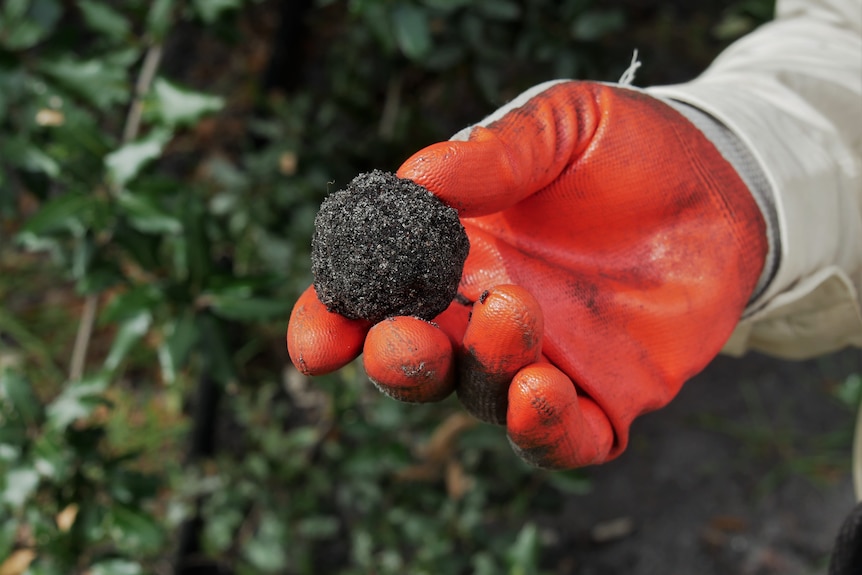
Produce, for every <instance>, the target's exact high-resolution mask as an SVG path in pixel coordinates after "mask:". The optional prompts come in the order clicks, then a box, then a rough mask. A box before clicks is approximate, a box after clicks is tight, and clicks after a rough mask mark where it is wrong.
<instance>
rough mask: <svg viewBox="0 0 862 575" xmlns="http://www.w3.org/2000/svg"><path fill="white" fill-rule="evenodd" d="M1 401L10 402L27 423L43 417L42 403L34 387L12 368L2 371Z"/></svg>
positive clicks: (35, 421)
mask: <svg viewBox="0 0 862 575" xmlns="http://www.w3.org/2000/svg"><path fill="white" fill-rule="evenodd" d="M0 401H6V402H8V403H9V404H10V405H11V406H12V408H13V409H14V410H15V412H16V413H17V414H18V415H19V416H20V417H21V419H22V420H23V421H24V423H25V424H27V425H33V424H36V423H38V422H39V421H40V420H41V419H42V403H41V402H40V401H39V398H38V397H36V394H35V393H33V387H32V386H31V385H30V383H29V382H28V381H27V380H25V379H24V378H23V377H22V376H21V375H20V374H18V373H15V372H13V371H12V370H10V369H6V370H3V371H2V372H0Z"/></svg>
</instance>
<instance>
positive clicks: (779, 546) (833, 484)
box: [541, 350, 862, 575]
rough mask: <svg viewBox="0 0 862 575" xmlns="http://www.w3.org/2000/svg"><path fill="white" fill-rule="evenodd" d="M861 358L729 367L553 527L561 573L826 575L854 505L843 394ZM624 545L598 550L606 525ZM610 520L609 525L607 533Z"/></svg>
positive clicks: (672, 410) (641, 434)
mask: <svg viewBox="0 0 862 575" xmlns="http://www.w3.org/2000/svg"><path fill="white" fill-rule="evenodd" d="M860 372H862V351H858V350H856V351H846V352H842V353H838V354H835V355H832V356H829V357H826V358H821V359H819V360H815V361H806V362H785V361H780V360H776V359H771V358H767V357H764V356H760V355H756V354H752V355H749V356H747V357H745V358H742V359H731V358H724V357H721V358H718V359H716V360H715V361H714V362H713V363H712V364H711V365H710V366H709V367H708V368H707V369H706V370H705V371H704V372H703V373H701V374H700V375H699V376H697V377H696V378H694V379H693V380H692V381H690V382H689V383H688V384H687V385H686V386H685V387H684V389H683V390H682V392H681V393H680V395H679V396H678V397H677V399H676V400H675V401H674V402H672V403H671V404H670V405H669V406H668V407H666V408H665V409H663V410H660V411H658V412H655V413H652V414H648V415H646V416H644V417H642V418H641V419H640V420H638V421H637V422H636V423H635V425H634V427H633V429H632V439H631V447H630V448H629V450H628V451H627V452H626V453H625V454H624V455H623V456H621V457H620V458H619V459H617V460H616V461H613V462H611V463H609V464H606V465H604V466H600V467H596V468H593V469H591V470H589V471H588V474H589V476H590V477H591V479H592V480H593V483H594V488H593V491H592V492H591V493H589V494H586V495H582V496H573V497H571V498H570V499H569V500H568V501H567V502H566V505H565V508H564V509H563V510H562V511H561V513H559V514H558V515H556V516H554V517H544V518H542V520H541V521H542V524H543V525H544V531H543V533H544V535H545V537H546V539H548V540H549V541H552V542H554V545H553V546H552V548H553V549H554V552H553V553H550V554H549V556H548V557H546V564H547V567H548V568H549V570H551V571H552V572H556V573H573V574H577V575H611V574H627V575H727V574H735V575H767V574H770V575H771V574H775V575H778V574H781V575H812V574H816V573H825V572H826V566H827V562H828V556H829V553H830V550H831V548H832V544H833V542H834V538H835V535H836V534H837V532H838V529H839V526H840V524H841V522H842V521H843V519H844V518H845V516H846V515H847V514H848V513H849V512H850V510H851V508H852V506H853V502H854V498H853V489H852V484H851V478H850V468H849V463H850V437H851V431H852V425H853V421H854V414H853V413H852V412H851V411H850V410H849V409H848V408H847V407H845V406H843V405H842V404H841V403H840V402H838V401H837V400H836V399H835V396H834V390H835V388H836V386H837V385H838V384H839V382H840V381H843V380H844V378H846V377H847V376H848V374H851V373H860ZM613 521H616V523H615V525H616V526H617V527H618V530H617V533H616V535H613V534H611V536H610V537H609V538H608V539H607V540H605V541H604V542H597V541H596V535H599V536H601V533H600V531H601V529H603V528H608V527H613V526H614V523H612V522H613ZM609 522H610V523H609Z"/></svg>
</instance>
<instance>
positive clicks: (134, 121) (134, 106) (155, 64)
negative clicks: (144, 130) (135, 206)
mask: <svg viewBox="0 0 862 575" xmlns="http://www.w3.org/2000/svg"><path fill="white" fill-rule="evenodd" d="M161 60H162V44H161V42H156V43H155V44H151V45H150V47H149V48H147V52H146V54H144V61H143V63H142V64H141V71H140V73H139V74H138V80H137V82H135V92H134V94H133V95H132V103H131V105H130V106H129V112H128V114H127V115H126V123H125V125H124V126H123V136H122V144H121V145H126V144H128V143H129V142H131V141H133V140H134V139H135V138H137V137H138V132H139V131H140V129H141V116H142V115H143V110H144V97H145V96H146V95H147V92H149V91H150V86H151V85H152V83H153V79H154V78H155V76H156V71H157V70H158V69H159V63H160V62H161ZM118 191H119V190H118V189H117V188H116V187H115V186H111V188H110V192H111V196H115V195H116V194H117V192H118ZM98 307H99V295H98V294H90V295H88V296H87V298H86V299H85V300H84V311H83V312H82V313H81V321H80V322H79V323H78V332H77V334H75V347H74V348H73V350H72V359H71V361H70V362H69V379H71V380H73V381H74V380H76V379H80V378H81V376H82V375H83V374H84V365H85V363H86V359H87V349H88V348H89V347H90V337H91V336H92V335H93V325H94V324H95V321H96V311H97V310H98Z"/></svg>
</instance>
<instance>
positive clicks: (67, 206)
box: [18, 193, 99, 243]
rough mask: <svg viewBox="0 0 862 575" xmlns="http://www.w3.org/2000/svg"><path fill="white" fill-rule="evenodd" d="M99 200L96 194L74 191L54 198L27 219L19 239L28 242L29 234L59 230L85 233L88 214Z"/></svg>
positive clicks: (74, 233)
mask: <svg viewBox="0 0 862 575" xmlns="http://www.w3.org/2000/svg"><path fill="white" fill-rule="evenodd" d="M98 202H99V200H98V199H97V198H96V197H94V196H87V195H83V194H74V193H69V194H63V195H61V196H57V197H55V198H52V199H50V200H48V202H46V203H45V204H43V205H42V207H41V208H40V209H39V211H38V212H36V214H35V215H34V216H33V217H32V218H30V219H29V220H27V223H26V224H24V229H23V230H21V233H20V234H19V236H18V237H19V240H20V241H22V242H25V243H26V241H25V240H26V238H27V236H28V235H32V236H44V235H46V234H51V233H54V232H58V231H68V232H71V233H72V234H73V235H83V233H84V232H85V231H86V228H87V223H86V222H87V216H88V215H89V214H90V210H91V209H92V208H93V207H94V206H95V205H96V204H97V203H98Z"/></svg>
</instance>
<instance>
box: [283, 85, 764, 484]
mask: <svg viewBox="0 0 862 575" xmlns="http://www.w3.org/2000/svg"><path fill="white" fill-rule="evenodd" d="M530 95H532V97H525V98H523V99H522V100H521V101H520V102H519V103H520V105H516V106H510V107H508V111H505V110H504V112H500V113H497V114H495V115H493V116H491V117H490V118H489V119H488V120H486V122H485V124H486V125H485V126H477V127H474V128H472V129H469V130H467V131H465V132H462V133H461V134H459V135H458V136H456V138H459V137H460V138H462V140H460V141H456V140H453V141H447V142H442V143H438V144H434V145H432V146H429V147H428V148H425V149H424V150H421V151H420V152H418V153H417V154H415V155H414V156H413V157H411V158H410V159H408V160H407V161H406V162H405V163H404V164H403V165H402V166H401V168H400V169H399V171H398V175H399V176H400V177H404V178H410V179H412V180H414V181H416V182H418V183H420V184H422V185H423V186H425V187H426V188H428V189H429V190H431V191H432V192H433V193H434V194H436V195H437V196H438V197H439V198H441V199H442V200H443V201H444V202H445V203H447V204H449V205H450V206H453V207H454V208H456V209H457V210H458V212H459V214H460V216H461V218H462V222H463V224H464V226H465V228H466V229H467V233H468V236H469V238H470V244H471V247H470V254H469V256H468V258H467V262H466V264H465V268H464V274H463V277H462V280H461V286H460V289H459V296H458V297H457V298H456V300H455V301H454V302H453V303H452V305H450V307H449V308H448V309H447V310H446V311H445V312H444V313H443V314H441V315H440V316H438V318H436V320H435V322H434V323H428V322H424V321H421V320H418V319H415V318H408V317H395V318H390V319H387V320H384V321H383V322H381V323H379V324H377V325H375V326H373V327H372V326H371V325H370V324H369V323H368V322H364V321H356V320H348V319H346V318H343V317H341V316H338V315H336V314H333V313H329V312H328V311H326V309H325V308H324V307H323V305H322V304H321V303H320V302H319V301H318V300H317V297H316V295H315V293H314V290H313V289H312V288H309V290H308V291H306V292H305V293H304V294H303V296H302V297H301V298H300V299H299V301H298V302H297V304H296V306H295V308H294V311H293V313H292V315H291V319H290V324H289V327H288V332H287V343H288V349H289V352H290V356H291V358H292V360H293V362H294V363H295V364H296V366H297V367H298V368H299V369H300V370H301V371H302V372H303V373H306V374H312V375H313V374H320V373H324V372H327V371H331V370H334V369H338V368H339V367H341V366H342V365H344V364H345V363H347V362H348V361H350V360H352V359H353V358H355V357H356V356H357V355H358V354H359V353H360V351H364V363H365V367H366V371H367V373H368V375H369V377H370V378H371V379H372V381H374V382H375V384H377V386H378V387H380V388H381V389H382V390H383V391H385V392H387V393H389V394H390V395H392V396H393V397H396V398H397V399H402V400H406V401H429V400H436V399H440V398H442V397H445V396H446V395H447V394H449V393H450V392H451V391H452V390H453V389H454V390H456V391H457V394H458V397H459V398H460V399H461V401H462V402H463V403H464V405H465V407H466V408H467V409H468V410H469V411H470V412H471V413H473V414H474V415H476V416H477V417H479V418H481V419H483V420H485V421H490V422H495V423H500V424H505V425H506V428H507V431H508V435H509V439H510V442H511V444H512V446H513V448H514V449H515V450H516V452H517V453H518V454H519V455H520V456H521V457H523V458H524V459H526V460H527V461H529V462H531V463H533V464H535V465H538V466H541V467H549V468H571V467H576V466H582V465H587V464H593V463H600V462H603V461H607V460H609V459H612V458H614V457H616V456H617V455H619V454H620V453H621V452H622V451H623V450H624V449H625V447H626V444H627V442H628V433H629V426H630V425H631V423H632V421H633V420H634V418H635V417H637V416H639V415H641V414H643V413H645V412H648V411H651V410H655V409H658V408H660V407H662V406H664V405H665V404H667V403H668V402H669V401H670V400H671V399H672V398H673V397H674V395H675V394H676V393H677V392H678V391H679V389H680V387H681V386H682V384H683V383H684V382H685V381H686V380H687V379H689V378H691V377H692V376H694V375H695V374H696V373H698V372H699V371H700V370H701V369H703V368H704V367H705V366H706V365H707V363H709V361H710V360H712V359H713V357H715V355H716V354H717V353H718V352H719V350H720V349H721V347H722V346H723V344H724V343H725V341H726V340H727V339H728V337H729V336H730V333H731V332H732V331H733V329H734V327H735V326H736V324H737V322H738V320H739V318H740V316H741V314H742V311H743V309H744V308H745V306H746V303H747V302H748V300H749V297H750V296H751V294H752V291H753V290H754V287H755V284H756V283H757V280H758V278H759V276H760V273H761V270H762V268H763V266H764V260H765V257H766V252H767V238H766V227H765V222H764V219H763V216H762V215H761V212H760V210H759V208H758V206H757V204H756V203H755V201H754V199H753V198H752V196H751V194H750V192H749V190H748V188H747V187H746V185H745V184H744V183H743V181H742V180H741V179H740V177H739V175H738V174H737V173H736V172H735V171H734V169H733V168H732V167H731V165H730V164H729V163H728V162H727V161H726V160H725V159H724V157H723V156H722V155H721V154H720V153H719V152H718V151H717V149H716V148H715V147H714V146H713V145H712V143H710V141H709V140H707V138H706V137H704V135H703V134H702V133H701V132H700V131H699V130H698V129H696V128H695V127H694V126H693V125H692V124H691V123H690V122H689V121H688V120H686V119H685V118H684V117H683V116H682V115H681V114H680V113H678V112H677V111H676V110H674V109H673V108H671V107H670V106H668V105H667V104H665V103H663V102H662V101H660V100H657V99H655V98H652V97H650V96H648V95H646V94H644V93H641V92H638V91H635V90H630V89H625V88H617V87H611V86H607V85H601V84H594V83H587V82H564V83H557V84H553V85H551V86H550V87H547V88H545V89H543V90H534V91H531V93H530V94H528V96H530Z"/></svg>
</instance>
